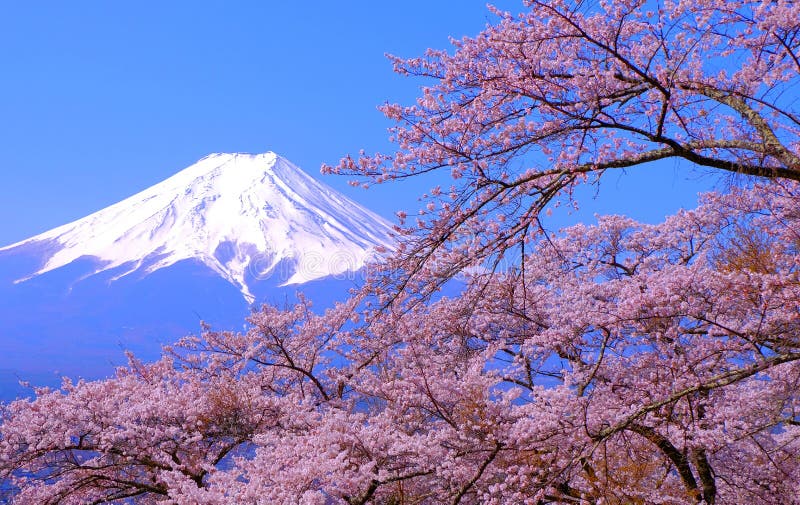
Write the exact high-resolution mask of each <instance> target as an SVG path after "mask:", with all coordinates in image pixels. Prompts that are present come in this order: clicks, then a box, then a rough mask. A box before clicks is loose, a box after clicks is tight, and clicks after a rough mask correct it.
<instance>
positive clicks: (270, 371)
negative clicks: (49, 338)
mask: <svg viewBox="0 0 800 505" xmlns="http://www.w3.org/2000/svg"><path fill="white" fill-rule="evenodd" d="M526 5H527V6H528V8H529V10H528V12H526V13H525V14H523V15H521V16H518V17H512V16H510V15H507V14H504V13H500V12H498V13H497V14H498V16H499V17H500V21H499V22H498V23H497V24H496V25H495V26H490V27H488V28H487V29H486V30H485V31H484V32H482V33H481V34H480V35H478V36H477V37H474V38H469V39H464V40H461V41H457V42H456V43H455V50H454V52H453V53H452V54H450V53H446V52H430V53H429V54H428V55H427V56H426V57H425V58H421V59H415V60H410V61H401V60H396V64H397V68H398V70H399V71H401V72H403V73H409V74H414V75H420V76H423V77H425V78H429V79H433V85H431V86H430V87H428V88H426V89H425V90H424V91H423V96H422V98H421V99H420V100H419V102H418V104H417V105H415V106H412V107H400V106H394V105H388V106H386V107H385V111H386V112H387V114H389V115H390V117H393V118H395V119H397V120H398V121H399V126H398V127H397V128H396V129H395V130H394V132H393V135H394V137H395V140H396V141H397V142H398V148H399V149H398V152H397V153H395V154H394V155H391V156H384V155H375V156H366V155H363V156H361V157H359V158H358V159H352V158H346V159H344V160H343V161H342V163H341V164H340V165H339V166H338V167H337V168H333V169H331V170H333V171H339V172H347V173H351V174H355V175H359V176H362V177H364V178H365V179H364V180H365V181H367V182H384V181H389V180H394V179H398V178H403V177H410V176H416V174H424V173H428V172H431V171H436V170H448V171H450V173H451V174H452V176H453V177H454V181H453V186H452V187H451V188H447V189H441V188H438V187H437V188H434V189H433V190H432V191H431V192H430V193H429V194H428V195H426V197H425V198H427V199H428V201H427V202H425V204H426V206H425V208H424V209H423V213H422V214H421V215H420V217H419V220H418V221H417V222H416V223H411V224H409V225H408V226H407V227H406V228H405V229H404V230H401V231H403V238H404V241H403V242H402V243H401V245H400V247H399V249H398V251H397V252H396V254H394V256H393V257H392V258H390V259H389V260H388V262H387V264H386V265H385V266H383V267H382V268H381V269H380V270H379V271H378V273H377V274H376V277H375V279H374V282H371V283H368V285H367V286H366V288H365V289H364V290H363V291H361V292H359V293H357V294H355V295H354V296H353V298H352V299H350V300H348V301H346V302H343V303H340V304H338V305H336V306H335V307H333V308H331V309H329V310H327V311H325V313H323V314H316V313H314V312H313V311H312V310H311V307H310V302H308V301H306V300H301V301H300V303H298V304H297V305H296V306H294V307H288V308H285V309H280V308H276V307H264V308H263V309H262V310H261V311H259V312H256V313H254V314H253V315H252V317H251V318H250V320H249V323H250V324H249V329H248V330H247V331H245V332H242V333H234V332H225V331H212V330H211V329H207V330H206V331H204V332H203V333H202V334H201V335H200V336H196V337H187V338H185V339H183V340H182V341H180V342H179V343H178V344H176V345H175V346H174V347H173V348H170V349H167V350H166V352H165V356H164V358H163V359H162V360H161V361H159V362H157V363H154V364H143V363H139V362H137V361H136V360H135V359H134V358H131V362H130V365H129V366H128V367H125V368H123V369H120V371H119V372H118V375H117V376H116V377H114V378H111V379H107V380H104V381H98V382H79V383H75V384H73V383H70V382H65V384H64V386H63V387H62V388H61V389H60V390H56V391H49V390H38V391H37V394H36V397H35V398H34V399H30V400H19V401H16V402H13V403H11V404H9V405H7V406H4V407H3V410H2V424H0V462H1V463H0V479H2V481H3V483H4V486H5V487H4V492H5V493H6V494H7V498H8V500H9V501H10V502H12V503H22V504H27V503H65V504H69V503H75V504H78V503H81V504H82V503H130V502H133V503H178V504H198V503H201V504H206V503H208V504H228V503H235V504H272V503H286V504H290V503H291V504H294V503H303V504H320V505H322V504H328V503H348V504H367V503H392V504H428V503H430V504H434V503H451V504H459V503H461V504H466V503H489V504H506V503H507V504H517V503H527V504H536V505H544V504H567V505H584V504H592V505H623V504H642V505H644V504H665V505H667V504H669V505H676V504H705V505H723V504H724V505H727V504H737V505H738V504H751V503H766V504H790V505H792V504H794V505H797V504H800V499H798V496H800V210H798V209H800V184H799V183H798V182H797V181H798V180H800V164H798V156H800V151H799V149H800V145H798V134H799V133H800V121H798V113H797V112H796V102H795V101H793V100H795V98H794V95H793V94H792V89H793V88H792V86H797V84H798V70H800V65H799V64H798V56H797V54H798V45H799V44H800V36H799V35H800V5H798V4H796V3H793V2H789V1H787V2H780V1H778V2H763V3H756V2H726V1H723V0H710V1H699V2H698V1H695V2H691V3H689V2H671V3H651V2H613V3H612V2H608V3H601V4H599V5H592V6H587V5H585V4H582V3H577V4H576V3H571V2H559V1H554V2H527V3H526ZM670 157H672V158H681V159H684V160H686V161H687V162H691V163H694V164H697V165H702V166H706V167H711V168H713V169H717V170H722V171H729V172H731V173H737V174H745V175H746V176H748V177H752V179H747V180H746V181H745V184H743V185H742V187H740V188H734V189H732V190H731V191H729V192H728V193H726V194H709V195H706V196H705V197H704V199H703V200H702V202H701V204H700V205H699V207H698V208H697V209H694V210H690V211H681V212H679V213H677V214H676V215H674V216H671V217H669V218H668V219H666V220H665V221H664V222H663V223H660V224H656V225H646V224H641V223H637V222H635V221H633V220H631V219H628V218H626V217H623V216H605V217H600V218H598V222H597V223H596V224H593V225H588V224H585V225H578V226H574V227H571V228H569V229H566V230H564V231H562V232H560V233H557V234H553V235H544V234H540V233H537V232H536V231H537V229H538V228H539V221H538V219H539V214H540V212H541V211H542V210H544V209H545V208H546V207H547V206H548V205H550V206H553V205H557V204H558V203H559V202H567V201H569V199H570V198H571V194H572V191H573V190H574V188H576V187H577V185H579V184H587V183H588V184H591V183H597V182H598V181H599V178H600V177H601V176H602V174H603V173H604V172H605V171H607V170H612V169H617V168H623V167H629V168H631V169H634V168H635V169H637V170H639V169H641V170H644V169H645V168H646V163H647V162H649V161H653V160H657V159H663V158H670ZM511 249H514V254H517V255H518V258H519V260H518V261H516V262H514V263H513V264H512V265H511V266H510V267H509V268H505V269H500V268H497V266H498V262H499V261H500V260H501V258H502V254H503V253H508V252H510V250H511ZM475 265H478V266H480V268H470V269H467V268H466V267H468V266H475ZM464 272H469V274H468V275H469V277H468V278H467V279H466V283H465V284H466V285H465V288H464V290H463V292H462V293H461V294H460V295H459V296H457V297H454V298H447V297H439V298H438V299H433V298H430V297H427V296H423V297H419V296H418V294H422V295H428V294H430V292H431V291H432V289H433V288H435V287H436V286H440V285H441V284H442V283H444V282H446V281H447V280H448V279H449V278H451V277H452V276H453V275H454V274H456V273H462V274H463V273H464ZM386 281H389V282H386ZM431 286H433V288H432V287H431ZM420 300H423V301H425V302H426V303H419V301H420Z"/></svg>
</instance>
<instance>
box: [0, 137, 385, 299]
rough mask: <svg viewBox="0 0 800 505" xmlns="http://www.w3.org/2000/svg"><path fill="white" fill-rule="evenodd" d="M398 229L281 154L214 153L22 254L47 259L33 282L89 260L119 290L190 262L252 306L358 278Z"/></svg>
mask: <svg viewBox="0 0 800 505" xmlns="http://www.w3.org/2000/svg"><path fill="white" fill-rule="evenodd" d="M392 244H393V239H392V237H391V226H390V225H389V223H388V222H386V221H385V220H384V219H382V218H380V217H379V216H377V215H376V214H374V213H372V212H370V211H369V210H367V209H365V208H363V207H362V206H360V205H359V204H357V203H355V202H353V201H352V200H350V199H348V198H347V197H345V196H343V195H341V194H339V193H337V192H336V191H334V190H333V189H332V188H330V187H328V186H326V185H324V184H322V183H320V182H319V181H317V180H316V179H314V178H313V177H311V176H309V175H308V174H306V173H305V172H303V171H302V170H300V169H299V168H298V167H296V166H295V165H293V164H292V163H291V162H289V161H288V160H286V159H285V158H282V157H281V156H279V155H277V154H275V153H273V152H266V153H262V154H246V153H232V154H231V153H215V154H210V155H208V156H206V157H204V158H202V159H201V160H199V161H197V162H196V163H195V164H193V165H191V166H189V167H187V168H185V169H183V170H181V171H180V172H178V173H177V174H175V175H174V176H172V177H170V178H168V179H166V180H164V181H162V182H160V183H158V184H156V185H154V186H152V187H150V188H148V189H145V190H144V191H141V192H139V193H137V194H136V195H133V196H131V197H129V198H126V199H125V200H122V201H121V202H118V203H116V204H114V205H111V206H109V207H106V208H105V209H102V210H100V211H98V212H95V213H94V214H91V215H89V216H86V217H84V218H82V219H79V220H77V221H74V222H72V223H69V224H65V225H63V226H60V227H58V228H54V229H52V230H49V231H47V232H44V233H42V234H40V235H36V236H34V237H31V238H29V239H26V240H23V241H22V242H18V243H16V244H12V245H10V246H6V247H3V248H0V251H3V250H11V249H14V248H17V247H20V246H23V245H25V246H26V247H28V248H30V247H34V248H36V247H37V246H38V247H40V249H41V255H42V265H41V267H40V268H39V269H38V270H37V271H35V272H31V273H30V275H28V276H26V277H23V278H21V279H19V280H18V281H17V282H24V281H26V280H28V279H30V278H32V277H35V276H38V275H41V274H44V273H46V272H50V271H52V270H55V269H58V268H61V267H63V266H65V265H68V264H70V263H72V262H74V261H75V260H77V259H79V258H84V259H85V258H91V259H93V260H95V262H96V265H97V266H96V269H95V270H94V271H93V273H92V274H91V275H94V274H98V273H101V272H109V271H110V272H112V273H113V277H112V281H113V280H116V279H119V278H121V277H124V276H128V275H131V274H133V273H134V272H138V273H140V274H142V275H147V274H149V273H152V272H154V271H156V270H159V269H161V268H165V267H168V266H170V265H173V264H175V263H177V262H178V261H182V260H195V261H199V262H201V263H203V264H204V265H206V266H207V267H209V268H210V269H211V270H213V271H214V272H216V273H217V274H218V275H220V276H221V277H223V278H224V279H225V280H227V281H228V282H230V283H232V284H234V285H235V286H236V287H237V288H238V289H239V290H240V291H241V292H242V294H243V295H244V296H245V298H246V299H247V300H248V301H251V302H252V301H253V299H254V297H253V295H252V292H251V290H250V288H249V285H248V284H250V283H252V282H255V281H259V280H265V279H267V278H271V279H274V280H277V283H278V284H280V285H287V284H299V283H304V282H308V281H311V280H315V279H319V278H323V277H328V276H336V275H341V274H344V273H345V272H349V271H355V270H358V269H359V268H361V267H362V266H364V264H365V262H367V261H368V260H369V259H370V258H372V257H373V256H374V255H375V250H376V249H378V248H381V247H384V248H391V247H392Z"/></svg>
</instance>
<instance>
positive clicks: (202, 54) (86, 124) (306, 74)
mask: <svg viewBox="0 0 800 505" xmlns="http://www.w3.org/2000/svg"><path fill="white" fill-rule="evenodd" d="M300 5H302V8H301V7H300ZM495 5H498V6H499V7H502V8H507V9H509V10H513V11H517V10H520V9H522V2H521V1H518V0H503V1H498V2H495ZM493 21H494V17H493V16H492V15H491V14H490V13H489V12H488V11H487V10H486V7H485V3H484V1H482V0H426V1H423V0H403V1H400V2H382V1H366V0H362V1H351V2H348V1H337V2H331V1H311V2H305V3H303V4H298V3H296V2H275V1H263V0H262V1H256V0H253V1H230V2H225V1H222V0H219V1H214V2H211V1H192V2H188V1H150V0H147V1H138V2H109V1H81V0H78V1H74V2H61V1H45V2H6V4H5V5H4V7H3V18H2V21H0V23H2V29H0V48H2V49H0V69H1V70H0V71H1V72H2V78H0V97H2V98H0V118H2V121H1V122H0V174H2V178H0V182H2V184H0V223H2V224H0V245H5V244H9V243H11V242H15V241H17V240H21V239H24V238H26V237H29V236H31V235H34V234H37V233H40V232H43V231H45V230H47V229H50V228H52V227H55V226H58V225H61V224H64V223H66V222H69V221H71V220H74V219H77V218H80V217H83V216H84V215H87V214H89V213H91V212H93V211H96V210H99V209H100V208H103V207H105V206H107V205H109V204H112V203H114V202H116V201H119V200H121V199H123V198H125V197H127V196H130V195H131V194H133V193H135V192H137V191H139V190H142V189H144V188H146V187H148V186H150V185H152V184H155V183H156V182H158V181H160V180H163V179H165V178H166V177H169V176H170V175H172V174H173V173H175V172H177V171H178V170H180V169H182V168H184V167H186V166H188V165H190V164H192V163H193V162H194V161H196V160H197V159H199V158H201V157H203V156H205V155H206V154H208V153H211V152H263V151H266V150H273V151H276V152H278V153H280V154H282V155H284V156H285V157H287V158H288V159H290V160H292V161H293V162H294V163H296V164H298V165H299V166H301V167H303V168H304V169H305V170H306V171H308V172H310V173H312V174H315V175H317V176H319V175H318V171H319V166H320V164H321V163H323V162H328V163H333V162H335V161H337V160H338V159H339V158H340V157H341V156H342V155H344V154H346V153H349V152H355V151H357V150H358V149H360V148H364V149H366V150H367V151H374V150H384V149H387V148H391V146H390V145H389V144H388V143H387V141H386V137H387V134H386V131H385V129H386V127H387V126H388V123H387V122H386V121H385V120H384V119H383V117H382V116H381V114H380V113H379V112H377V110H376V106H377V105H379V104H381V103H383V102H384V101H387V100H388V101H399V102H402V103H408V102H410V101H412V100H413V98H414V97H415V96H416V94H417V90H418V88H419V86H420V84H421V83H420V82H419V81H415V80H413V79H408V78H403V77H399V76H396V75H395V74H393V73H392V70H391V65H390V64H389V63H388V61H387V60H386V59H385V57H384V53H386V52H390V53H394V54H398V55H400V56H417V55H420V54H421V53H422V52H423V51H424V50H425V49H426V48H428V47H437V48H443V47H447V46H448V37H450V36H455V37H457V38H460V37H461V36H464V35H474V34H476V33H477V32H479V31H480V30H481V29H482V28H483V27H484V26H485V24H486V23H487V22H493ZM687 177H688V178H689V180H687ZM692 177H695V179H696V175H695V176H693V175H692V172H691V171H690V170H687V169H686V168H685V167H679V166H676V165H674V164H669V163H667V164H664V165H663V167H662V169H661V170H658V171H650V172H648V173H647V174H644V173H643V174H642V175H641V176H637V177H629V176H625V177H618V176H616V175H614V176H611V177H609V179H608V181H607V183H606V184H605V188H604V191H603V193H602V194H604V195H605V196H604V198H605V200H603V201H601V202H587V203H586V205H585V206H586V207H587V208H588V209H589V210H590V211H594V210H598V211H607V210H608V211H614V212H621V211H627V212H628V213H632V214H633V215H634V216H636V217H639V218H642V219H650V220H653V219H658V218H660V217H661V216H663V215H664V213H666V212H671V210H673V209H675V208H677V207H679V206H684V207H685V206H691V205H692V203H693V202H694V197H695V194H696V193H697V191H698V190H699V189H702V188H704V187H707V186H708V182H709V180H708V178H706V179H703V180H700V181H698V180H695V179H692ZM323 180H324V181H325V182H327V183H328V184H330V185H332V186H334V187H336V188H337V189H339V190H342V191H344V192H346V193H347V194H348V195H350V196H351V197H353V198H355V199H356V200H358V201H360V202H362V203H364V204H365V205H367V206H368V207H370V208H372V209H373V210H375V211H377V212H378V213H380V214H382V215H384V216H386V217H389V218H391V216H392V215H393V213H394V211H395V210H397V209H400V208H405V209H408V208H411V207H414V206H415V205H416V196H417V194H418V193H421V192H422V190H423V189H427V188H422V187H417V186H415V185H414V183H411V184H405V185H402V186H399V187H397V186H391V185H390V186H384V187H379V188H375V189H371V190H369V191H363V190H358V189H354V188H350V187H349V186H348V185H347V184H346V181H345V180H344V179H342V178H331V177H325V178H323Z"/></svg>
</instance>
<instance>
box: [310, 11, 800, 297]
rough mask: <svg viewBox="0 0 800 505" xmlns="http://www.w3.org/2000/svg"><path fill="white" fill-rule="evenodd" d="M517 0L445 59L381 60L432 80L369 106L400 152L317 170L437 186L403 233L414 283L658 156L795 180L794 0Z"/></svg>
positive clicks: (513, 242) (799, 52)
mask: <svg viewBox="0 0 800 505" xmlns="http://www.w3.org/2000/svg"><path fill="white" fill-rule="evenodd" d="M525 4H526V6H527V7H528V10H527V11H526V12H524V13H522V14H520V15H518V16H516V17H515V16H512V15H511V14H508V13H504V12H496V13H497V15H498V16H499V17H500V18H501V20H500V22H499V23H497V24H496V25H495V26H490V27H488V28H487V29H486V30H485V31H483V32H482V33H480V34H479V35H478V36H476V37H472V38H465V39H463V40H458V41H454V46H455V50H454V52H452V53H450V52H447V51H438V50H430V51H429V52H428V53H427V55H426V56H425V57H422V58H413V59H409V60H403V59H400V58H393V60H394V63H395V69H396V71H397V72H399V73H400V74H406V75H412V76H419V77H423V78H426V79H428V82H431V81H432V84H430V85H429V86H428V87H426V88H424V89H423V90H422V96H421V97H420V98H419V99H418V100H417V103H416V104H415V105H412V106H402V105H398V104H387V105H385V106H383V107H382V110H383V112H384V113H385V114H386V115H387V116H388V117H389V118H391V119H393V120H395V121H396V122H397V126H396V127H395V128H393V129H392V131H391V133H392V139H393V140H394V142H396V143H397V145H398V147H399V149H398V150H397V151H396V152H395V153H394V154H389V155H386V154H375V155H367V154H365V153H362V154H361V155H360V156H357V157H350V156H348V157H346V158H343V159H342V160H341V162H340V163H339V164H338V165H337V166H335V167H330V166H328V167H323V168H324V170H325V171H328V172H336V173H343V174H351V175H356V176H359V177H361V178H362V182H363V183H364V184H370V183H382V182H386V181H393V180H397V179H402V178H407V177H418V176H419V175H420V174H427V173H431V172H438V171H446V172H449V173H450V174H451V175H452V177H453V179H454V183H453V185H452V186H450V187H449V188H448V187H440V186H437V187H434V188H432V190H431V191H430V192H429V193H428V194H427V195H425V198H426V199H427V200H428V201H427V205H426V207H425V208H424V209H423V210H422V212H421V216H420V218H419V219H417V220H415V221H414V222H411V223H409V224H410V226H409V227H408V228H407V229H406V230H405V231H406V233H408V234H410V235H412V236H414V237H415V238H416V240H414V241H413V242H411V243H410V245H409V246H408V247H407V250H406V251H405V252H406V254H405V255H404V256H403V258H402V259H403V266H404V268H405V270H406V271H407V272H416V271H417V270H422V271H423V272H424V273H423V274H422V275H421V277H422V278H423V279H420V280H421V283H422V284H429V283H427V282H426V281H425V280H424V277H425V276H426V275H428V274H429V273H430V272H428V270H430V268H435V273H437V274H442V275H443V276H445V277H446V276H447V275H448V274H450V275H452V274H453V273H454V272H457V271H459V270H460V269H461V268H463V267H464V266H465V265H467V264H470V263H473V262H474V261H475V260H476V258H477V259H484V258H492V257H493V258H495V259H496V258H497V257H498V253H501V252H503V251H505V250H506V249H507V248H511V247H516V246H518V245H519V244H520V243H521V242H523V241H524V240H526V238H527V237H530V235H531V233H530V232H531V231H532V230H536V229H538V228H539V224H540V223H539V217H540V213H541V211H542V210H543V209H544V208H545V207H546V206H547V205H548V204H550V205H557V204H559V203H563V202H565V201H568V200H569V199H570V196H571V195H572V193H573V190H574V189H575V188H576V187H577V186H578V185H585V184H597V183H599V181H600V178H601V176H602V175H603V174H605V173H606V172H608V171H613V170H619V169H634V168H635V169H636V170H645V169H646V167H647V162H652V161H656V160H663V159H669V158H672V159H679V160H685V161H686V162H687V163H686V165H694V166H703V167H711V168H714V169H718V170H721V171H726V172H730V173H733V174H748V175H752V176H758V177H766V178H785V179H789V180H800V114H798V112H797V101H796V96H797V88H798V86H800V4H798V3H797V2H793V1H776V2H761V1H740V0H735V1H733V0H708V1H706V0H703V1H701V2H698V1H695V0H691V1H685V0H668V1H657V2H645V1H643V0H626V1H614V2H599V3H595V2H575V1H569V0H555V1H552V0H545V1H532V0H528V1H526V2H525ZM401 216H404V214H401ZM432 255H433V256H436V255H443V256H445V258H446V259H445V260H444V261H436V262H430V261H428V260H429V259H430V257H431V256H432ZM413 260H415V261H413ZM412 263H413V264H412ZM404 280H405V281H406V282H411V283H412V284H413V283H414V282H413V281H414V278H413V277H412V278H411V279H404Z"/></svg>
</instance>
